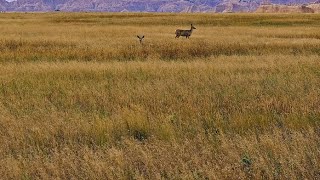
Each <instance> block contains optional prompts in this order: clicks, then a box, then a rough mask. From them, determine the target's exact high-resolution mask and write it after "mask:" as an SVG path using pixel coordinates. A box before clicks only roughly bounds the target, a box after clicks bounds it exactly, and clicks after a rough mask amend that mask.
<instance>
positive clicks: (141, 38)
mask: <svg viewBox="0 0 320 180" xmlns="http://www.w3.org/2000/svg"><path fill="white" fill-rule="evenodd" d="M137 38H139V42H140V44H142V40H143V38H144V35H142V36H139V35H137Z"/></svg>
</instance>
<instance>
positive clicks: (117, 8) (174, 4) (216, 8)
mask: <svg viewBox="0 0 320 180" xmlns="http://www.w3.org/2000/svg"><path fill="white" fill-rule="evenodd" d="M313 1H314V0H270V1H268V3H269V4H278V5H303V4H310V3H312V2H313ZM265 2H266V0H17V1H13V2H7V1H5V0H0V10H1V11H23V12H26V11H108V12H255V11H256V10H258V11H259V12H269V11H274V9H272V8H273V7H264V9H266V11H264V10H263V8H262V10H261V5H262V4H264V3H265ZM259 7H260V10H259ZM281 7H282V6H281ZM316 7H317V8H318V9H319V7H318V6H316ZM270 9H272V10H270ZM275 9H277V8H276V7H275ZM308 12H309V11H308ZM314 12H318V11H314Z"/></svg>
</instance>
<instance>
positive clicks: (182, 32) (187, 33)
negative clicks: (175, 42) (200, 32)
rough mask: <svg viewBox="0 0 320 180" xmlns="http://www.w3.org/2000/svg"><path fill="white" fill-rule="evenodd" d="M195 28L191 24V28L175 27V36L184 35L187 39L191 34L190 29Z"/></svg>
mask: <svg viewBox="0 0 320 180" xmlns="http://www.w3.org/2000/svg"><path fill="white" fill-rule="evenodd" d="M194 29H196V28H195V27H194V26H193V25H192V24H191V29H190V30H181V29H177V30H176V38H179V37H180V36H185V37H186V38H187V39H189V37H190V36H191V34H192V31H193V30H194Z"/></svg>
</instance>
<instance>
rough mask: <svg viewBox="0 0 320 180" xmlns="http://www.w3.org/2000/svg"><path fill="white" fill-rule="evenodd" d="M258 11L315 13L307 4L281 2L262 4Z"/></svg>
mask: <svg viewBox="0 0 320 180" xmlns="http://www.w3.org/2000/svg"><path fill="white" fill-rule="evenodd" d="M256 12H257V13H314V12H315V10H314V9H312V8H310V7H307V6H306V5H296V6H288V5H279V4H268V5H261V6H260V7H259V8H258V9H257V10H256Z"/></svg>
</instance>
